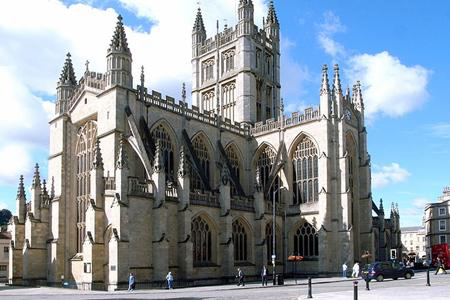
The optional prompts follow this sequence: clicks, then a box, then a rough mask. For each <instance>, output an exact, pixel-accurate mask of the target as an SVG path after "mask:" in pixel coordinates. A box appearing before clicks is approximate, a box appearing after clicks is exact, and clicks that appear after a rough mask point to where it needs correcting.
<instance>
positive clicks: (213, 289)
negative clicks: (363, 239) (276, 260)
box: [0, 272, 450, 300]
mask: <svg viewBox="0 0 450 300" xmlns="http://www.w3.org/2000/svg"><path fill="white" fill-rule="evenodd" d="M430 277H431V286H430V287H427V286H426V273H425V272H422V273H417V274H416V275H415V276H414V277H413V278H412V279H410V280H405V279H399V280H396V281H394V280H391V279H388V280H385V281H383V282H374V281H372V282H371V283H370V291H366V290H365V282H364V281H363V280H359V281H358V282H359V283H358V292H359V297H358V299H360V300H362V299H408V300H413V299H425V298H427V299H450V288H449V286H450V275H434V274H433V273H431V274H430ZM298 283H299V284H298V285H295V282H294V281H292V280H288V281H286V285H284V286H275V287H274V286H271V285H269V286H267V287H261V285H260V284H259V283H255V282H252V283H248V284H246V285H245V287H237V286H235V285H221V286H207V287H194V288H183V289H181V288H180V289H174V290H170V291H169V290H137V291H134V292H127V291H117V292H105V291H92V292H85V291H78V290H73V289H61V288H47V287H41V288H19V287H7V286H0V298H1V299H27V300H28V299H50V298H55V297H57V299H64V300H66V299H67V300H69V299H186V300H187V299H306V298H307V295H308V286H307V281H306V280H305V279H302V280H299V281H298ZM312 296H313V299H331V298H332V299H353V281H352V280H349V279H347V280H343V279H342V278H321V279H313V286H312Z"/></svg>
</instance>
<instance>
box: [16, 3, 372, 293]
mask: <svg viewBox="0 0 450 300" xmlns="http://www.w3.org/2000/svg"><path fill="white" fill-rule="evenodd" d="M253 13H254V8H253V3H252V1H251V0H240V1H239V6H238V17H237V20H238V23H237V24H236V25H235V26H233V27H228V28H225V29H224V30H223V31H221V32H217V34H210V36H209V37H208V35H207V33H206V30H205V26H204V23H203V19H202V14H201V11H200V9H199V10H198V12H197V15H196V18H195V23H194V27H193V31H192V95H191V97H192V98H191V103H192V105H188V99H187V97H186V92H185V89H184V86H183V88H182V93H181V97H180V98H179V100H175V99H174V98H172V97H169V96H165V97H162V96H161V94H160V93H159V92H156V91H151V92H150V91H149V90H147V88H146V87H145V79H144V72H143V68H142V73H141V77H140V80H139V84H138V85H136V86H135V85H134V80H133V77H132V67H133V64H132V51H131V49H132V48H133V47H138V45H128V43H127V38H126V34H125V30H124V26H123V23H122V18H121V17H120V16H119V17H118V21H117V24H116V27H115V31H114V33H113V37H112V40H111V44H110V45H109V47H107V51H106V61H107V69H106V72H94V71H92V70H89V68H88V65H87V66H86V71H85V72H84V74H82V77H81V78H80V79H79V80H76V77H75V74H74V69H73V66H72V61H71V57H70V54H67V58H66V61H65V64H64V67H63V70H62V73H61V76H60V78H59V81H58V83H57V87H56V90H57V100H56V106H55V115H54V117H53V119H52V120H51V121H50V123H49V127H50V128H49V129H50V149H49V162H48V177H47V178H48V179H47V182H46V181H45V180H41V174H40V171H39V167H38V166H37V165H36V167H35V172H34V177H33V181H32V188H31V193H30V195H29V200H30V201H29V202H27V199H26V195H25V190H24V185H23V178H21V179H20V184H19V190H18V194H17V201H16V203H17V215H16V216H14V217H13V218H12V219H11V222H10V225H9V230H10V231H11V234H12V242H11V246H10V251H9V255H10V266H11V267H10V271H9V281H10V283H17V284H21V283H22V284H27V283H45V284H49V285H59V284H61V280H64V281H66V282H68V283H70V284H71V285H73V286H75V285H76V286H77V287H78V288H80V289H107V290H114V289H116V288H119V287H123V286H124V285H125V284H126V282H127V276H128V274H129V273H130V272H133V273H134V274H136V277H137V280H138V283H142V282H145V283H149V284H152V283H157V282H160V281H162V280H164V279H165V276H166V274H167V272H168V271H171V272H172V273H173V274H174V277H175V280H176V281H180V282H182V281H186V282H191V283H192V282H193V283H194V284H195V283H196V282H205V281H209V282H213V281H214V282H221V281H223V280H225V279H227V278H232V277H233V276H234V275H235V272H236V268H237V267H240V268H242V269H243V270H244V273H245V274H246V275H247V276H252V275H259V274H260V270H261V268H262V266H263V265H266V266H269V271H270V272H272V255H273V254H274V253H275V259H274V261H275V265H276V272H277V273H280V272H284V273H285V274H289V273H292V272H293V265H292V263H290V262H288V260H287V257H288V256H289V255H292V254H295V255H301V256H303V257H304V260H303V261H301V262H299V263H298V265H297V270H300V271H299V272H301V273H310V274H321V275H327V274H336V273H338V272H340V269H341V265H342V263H344V262H347V264H352V263H353V262H354V261H356V260H360V257H361V254H362V253H364V252H365V251H370V252H372V253H373V252H374V242H373V239H374V238H373V233H372V215H371V212H372V197H371V184H370V177H371V175H370V156H369V154H368V152H367V133H366V128H365V125H364V103H363V97H362V94H361V85H360V83H359V82H357V83H355V85H354V86H353V89H352V92H350V90H349V89H348V88H347V90H346V91H342V88H341V83H340V79H339V67H338V66H337V65H335V66H334V67H333V68H332V70H331V73H332V74H331V78H330V80H329V70H328V68H327V66H326V65H324V66H323V67H322V83H321V88H320V95H319V106H318V107H317V108H312V107H311V108H307V109H306V110H305V111H303V112H296V113H292V114H291V115H289V116H288V115H285V114H284V109H283V101H282V99H281V98H280V89H281V82H280V25H279V22H278V19H277V16H276V12H275V8H274V6H273V3H271V4H270V6H269V11H268V14H267V17H266V18H265V20H264V24H263V28H258V27H257V26H256V25H255V24H254V19H253ZM105 46H106V45H105ZM105 48H106V47H105ZM185 51H188V49H185ZM273 203H274V204H275V208H274V207H273ZM273 212H275V218H273ZM274 219H275V222H273V220H274ZM274 248H275V249H274Z"/></svg>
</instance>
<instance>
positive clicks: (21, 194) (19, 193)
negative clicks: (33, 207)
mask: <svg viewBox="0 0 450 300" xmlns="http://www.w3.org/2000/svg"><path fill="white" fill-rule="evenodd" d="M17 198H22V199H26V195H25V188H24V185H23V175H20V178H19V188H18V189H17Z"/></svg>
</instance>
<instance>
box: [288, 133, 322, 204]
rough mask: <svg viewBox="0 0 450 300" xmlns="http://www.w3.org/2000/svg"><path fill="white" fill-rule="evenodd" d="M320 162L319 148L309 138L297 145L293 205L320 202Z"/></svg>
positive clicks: (293, 161) (293, 164)
mask: <svg viewBox="0 0 450 300" xmlns="http://www.w3.org/2000/svg"><path fill="white" fill-rule="evenodd" d="M318 163H319V160H318V156H317V148H316V146H315V145H314V143H313V142H312V141H311V139H309V138H308V137H304V138H303V139H302V140H301V141H300V142H299V143H298V145H297V147H296V149H295V152H294V156H293V159H292V167H293V168H292V169H293V190H294V199H293V204H301V203H309V202H315V201H318V200H319V180H318V177H319V166H318Z"/></svg>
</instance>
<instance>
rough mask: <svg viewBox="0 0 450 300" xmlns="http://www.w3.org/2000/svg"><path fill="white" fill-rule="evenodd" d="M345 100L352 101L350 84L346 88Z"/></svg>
mask: <svg viewBox="0 0 450 300" xmlns="http://www.w3.org/2000/svg"><path fill="white" fill-rule="evenodd" d="M345 100H347V101H350V88H349V87H348V86H347V88H346V89H345Z"/></svg>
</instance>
